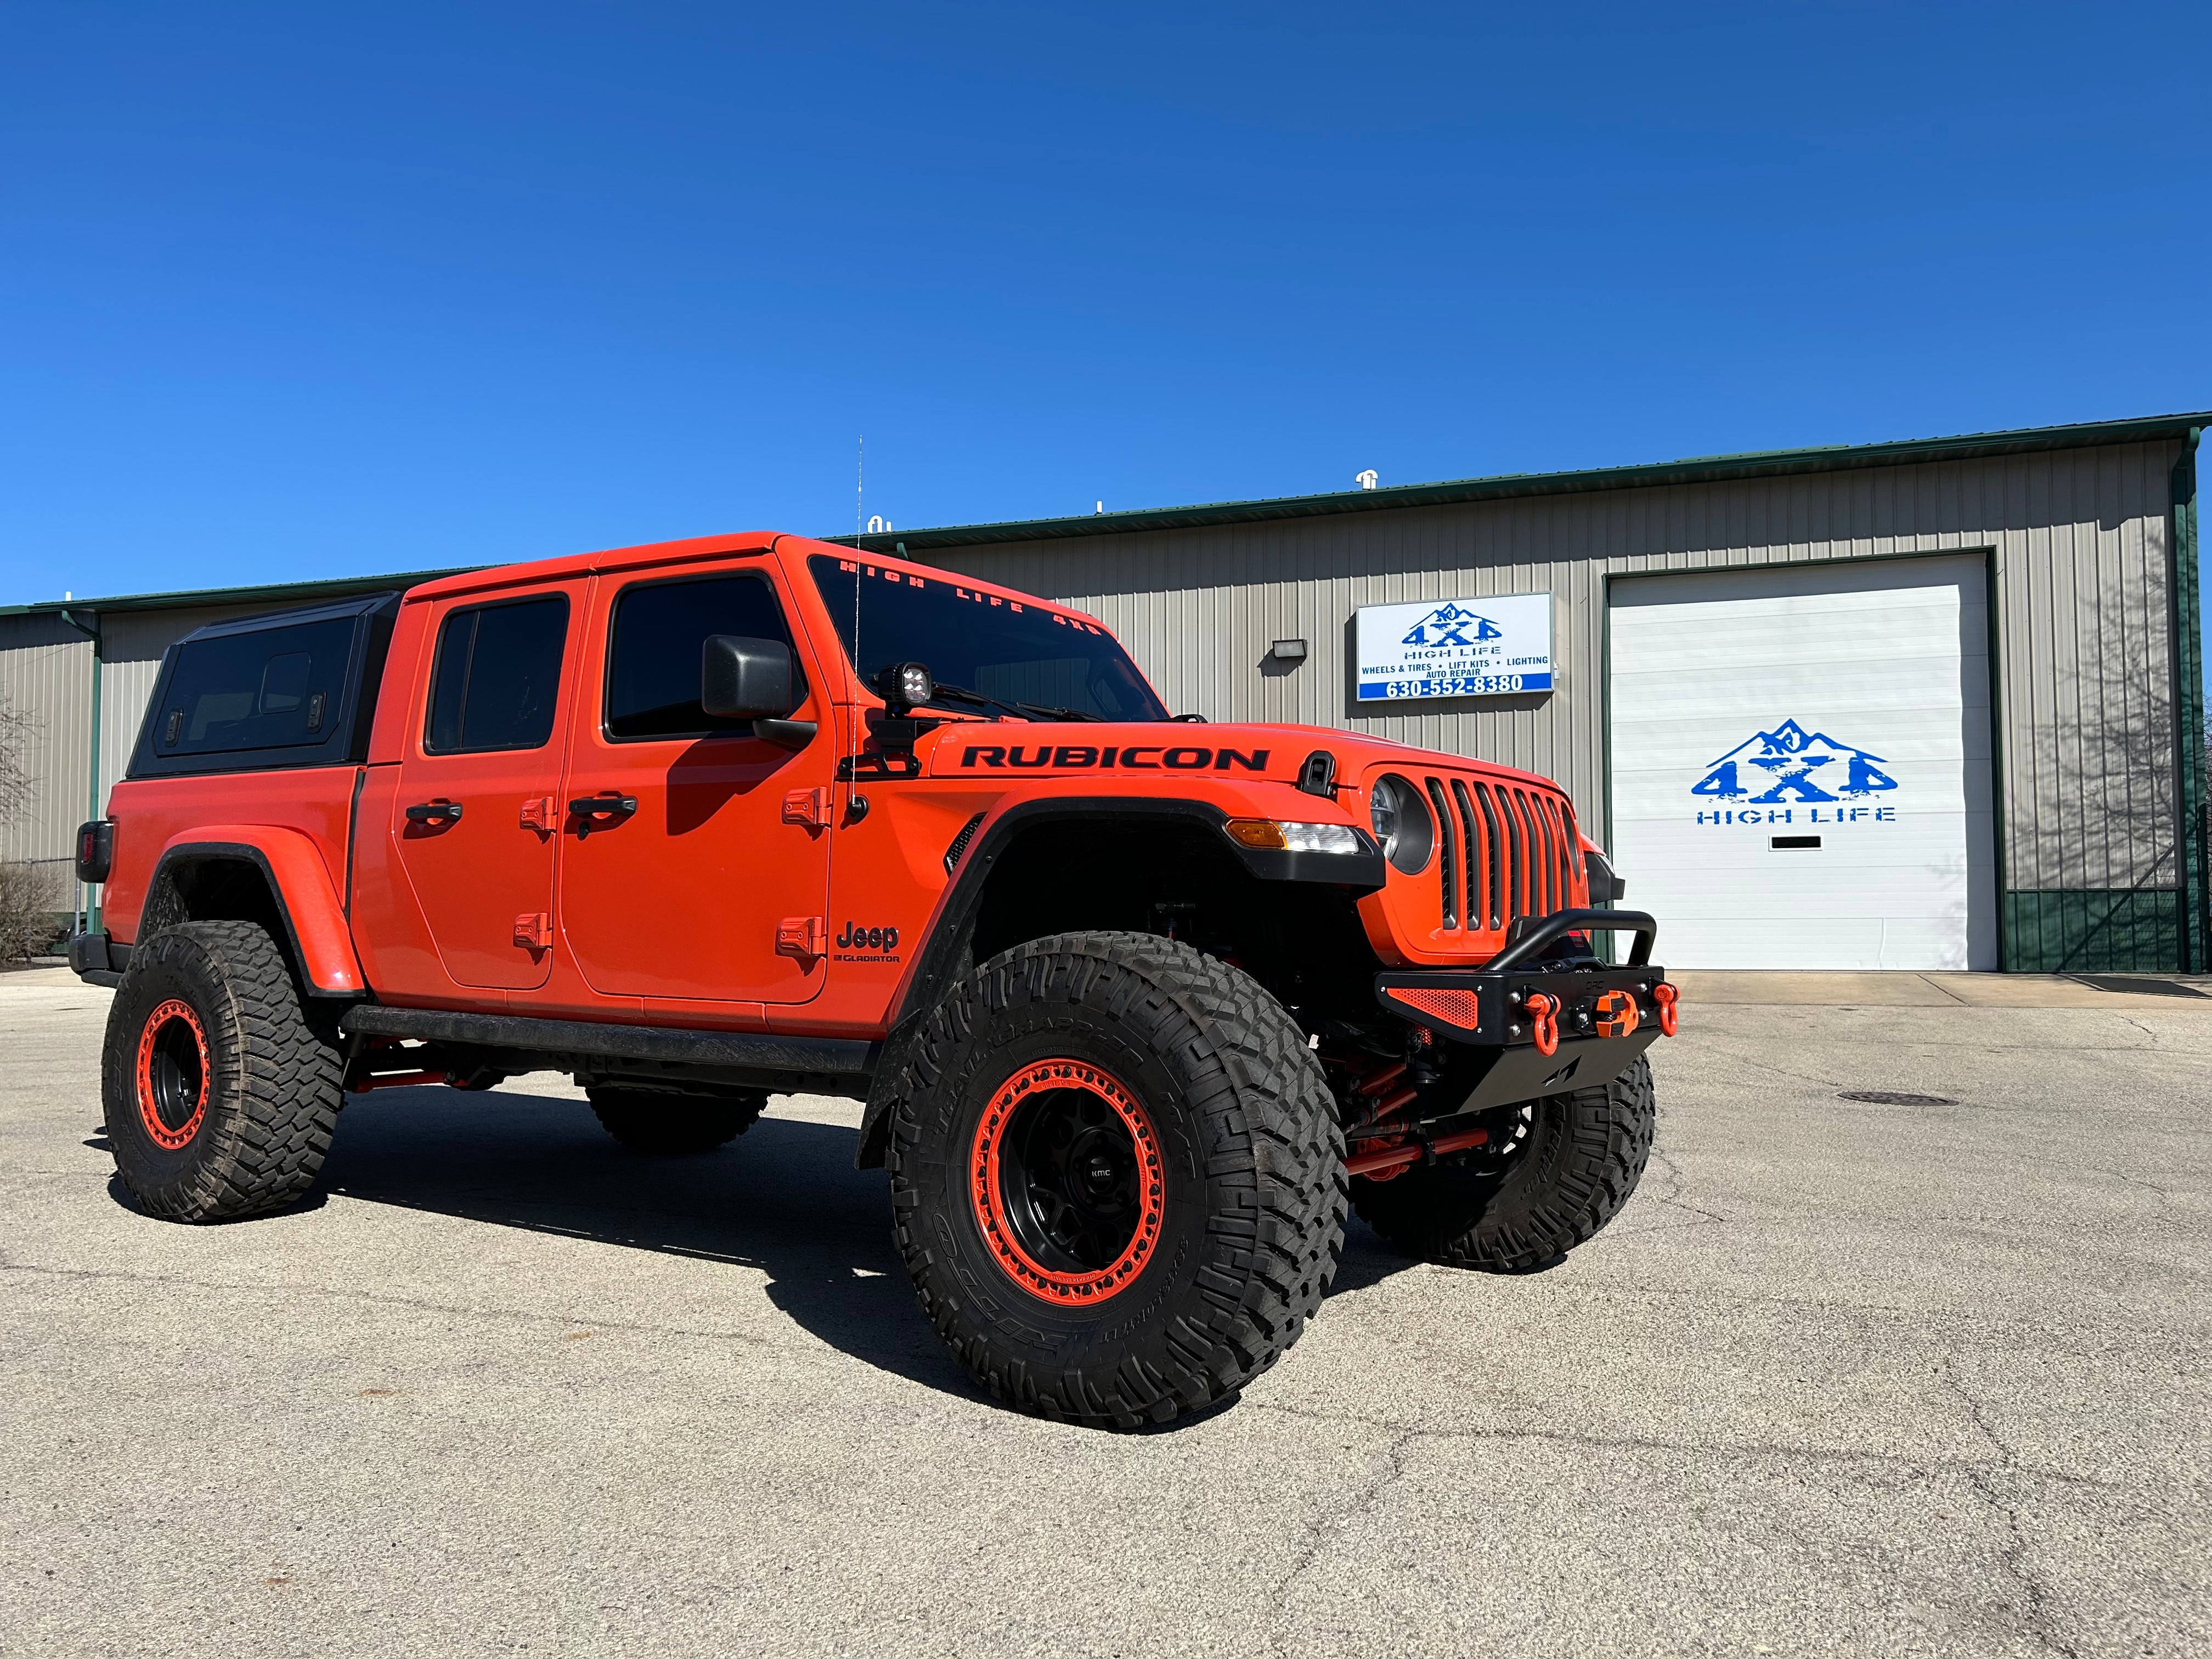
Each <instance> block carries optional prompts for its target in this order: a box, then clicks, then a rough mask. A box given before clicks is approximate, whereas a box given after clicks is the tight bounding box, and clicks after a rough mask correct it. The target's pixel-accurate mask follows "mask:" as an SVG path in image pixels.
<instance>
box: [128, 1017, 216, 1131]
mask: <svg viewBox="0 0 2212 1659" xmlns="http://www.w3.org/2000/svg"><path fill="white" fill-rule="evenodd" d="M179 1024H180V1025H182V1026H184V1028H185V1030H188V1031H190V1032H191V1037H192V1047H193V1048H194V1049H195V1050H196V1051H197V1054H198V1057H199V1078H198V1082H197V1087H196V1088H195V1089H194V1090H193V1093H192V1101H191V1106H192V1109H191V1116H189V1117H188V1118H186V1119H185V1121H184V1122H183V1123H181V1124H179V1125H178V1126H177V1127H170V1125H169V1124H168V1122H167V1121H166V1120H165V1119H164V1118H163V1117H162V1115H161V1102H160V1101H159V1099H158V1098H157V1097H156V1091H155V1084H154V1062H155V1058H156V1056H157V1054H158V1051H159V1049H160V1047H161V1037H162V1036H163V1034H164V1033H165V1032H166V1031H167V1030H168V1029H169V1027H171V1026H172V1025H179ZM172 1063H174V1060H172ZM137 1081H138V1121H140V1122H141V1123H142V1124H143V1125H144V1126H145V1128H146V1133H148V1134H149V1136H151V1137H152V1138H153V1141H154V1144H155V1146H160V1147H162V1148H164V1149H165V1150H167V1151H168V1152H176V1151H178V1150H179V1149H180V1148H182V1147H185V1146H190V1145H191V1139H192V1137H193V1136H194V1135H196V1134H197V1133H199V1131H200V1125H201V1124H202V1123H203V1122H204V1121H206V1119H207V1102H208V1046H207V1032H206V1031H205V1030H203V1029H202V1028H201V1026H200V1017H199V1016H198V1015H197V1014H196V1013H194V1012H192V1010H191V1004H189V1003H185V1002H179V1000H177V999H176V998H174V997H172V998H170V999H169V1000H168V1001H167V1002H165V1003H163V1004H162V1005H161V1006H160V1007H158V1008H156V1009H155V1010H154V1012H152V1013H150V1014H149V1015H147V1016H146V1023H145V1024H144V1025H143V1026H142V1027H140V1028H139V1031H138V1078H137Z"/></svg>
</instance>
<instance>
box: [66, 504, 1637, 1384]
mask: <svg viewBox="0 0 2212 1659" xmlns="http://www.w3.org/2000/svg"><path fill="white" fill-rule="evenodd" d="M77 851H78V873H79V875H80V876H81V877H82V878H83V879H84V880H86V881H88V882H97V883H104V884H106V894H105V916H104V920H105V921H106V931H104V932H98V933H87V934H83V935H80V936H79V937H78V938H77V939H75V940H74V941H73V942H72V944H71V947H70V958H71V962H72V963H73V965H74V966H75V967H76V969H77V971H78V972H79V973H80V974H82V975H84V977H86V978H87V979H88V980H91V981H96V982H98V983H100V984H103V985H111V986H113V987H116V995H115V1000H114V1005H113V1010H112V1013H111V1014H110V1016H109V1019H108V1026H107V1036H106V1049H105V1054H104V1058H103V1073H102V1079H103V1085H102V1086H103V1090H104V1096H105V1105H106V1119H107V1131H108V1134H109V1136H110V1138H111V1139H112V1143H113V1146H114V1151H115V1161H116V1164H117V1167H118V1170H119V1171H120V1173H121V1176H122V1179H123V1181H124V1182H125V1185H126V1186H127V1187H128V1188H129V1189H130V1191H131V1194H133V1195H134V1197H135V1198H136V1199H137V1201H138V1202H139V1203H140V1204H141V1205H142V1206H143V1207H144V1208H145V1209H146V1210H147V1211H148V1212H149V1213H151V1214H153V1215H156V1216H162V1217H167V1218H173V1219H176V1220H179V1221H213V1220H217V1219H222V1218H231V1217H237V1216H244V1215H250V1214H252V1213H255V1212H262V1211H268V1210H272V1209H276V1208H279V1207H281V1206H285V1205H288V1204H291V1203H294V1202H295V1201H296V1200H299V1199H300V1198H301V1196H302V1194H305V1193H306V1192H307V1189H308V1188H309V1187H310V1186H311V1185H312V1183H313V1182H314V1180H315V1178H316V1176H317V1173H318V1171H319V1168H320V1166H321V1164H322V1161H323V1157H324V1154H325V1151H326V1150H327V1149H328V1147H329V1146H330V1144H331V1133H332V1131H333V1130H334V1129H335V1127H336V1126H337V1120H338V1115H339V1110H340V1108H341V1107H342V1105H343V1103H344V1101H345V1098H346V1096H347V1094H348V1093H349V1092H352V1093H356V1094H358V1093H360V1092H362V1091H368V1090H374V1089H382V1088H392V1087H397V1086H401V1085H418V1084H448V1085H453V1086H455V1087H457V1088H461V1089H482V1088H488V1087H489V1086H491V1085H494V1084H495V1083H497V1082H499V1081H501V1079H506V1078H508V1077H513V1076H516V1075H519V1074H520V1073H529V1072H539V1071H553V1072H562V1073H568V1074H570V1075H572V1076H573V1077H574V1079H575V1080H576V1082H577V1083H578V1085H580V1086H581V1087H582V1088H584V1089H585V1090H586V1091H588V1093H589V1096H590V1098H591V1103H592V1110H593V1111H594V1112H595V1113H597V1114H598V1115H599V1121H601V1122H602V1123H604V1124H605V1127H606V1128H607V1130H608V1132H609V1133H611V1135H612V1136H613V1137H614V1138H615V1139H617V1140H618V1141H620V1142H621V1143H622V1144H623V1146H627V1147H629V1148H633V1149H635V1151H637V1152H644V1153H684V1152H705V1151H708V1150H709V1149H711V1148H714V1147H716V1146H721V1145H722V1144H723V1143H725V1142H726V1141H728V1140H729V1139H732V1137H734V1136H736V1135H739V1134H742V1133H744V1130H745V1128H746V1127H748V1126H749V1125H750V1123H751V1122H752V1121H753V1120H754V1119H755V1117H757V1115H759V1113H760V1111H761V1109H762V1108H763V1105H764V1104H765V1103H766V1102H767V1101H768V1098H769V1096H770V1095H772V1094H777V1093H793V1092H811V1093H817V1094H828V1095H842V1096H848V1097H851V1098H853V1099H855V1100H858V1101H860V1102H863V1103H864V1106H863V1108H862V1110H861V1114H860V1132H859V1136H858V1148H857V1154H856V1157H857V1161H858V1163H859V1164H860V1165H861V1166H862V1167H878V1166H884V1165H887V1166H888V1168H889V1173H890V1200H891V1223H892V1226H893V1229H894V1231H895V1233H896V1241H897V1244H898V1249H899V1252H900V1254H901V1255H902V1257H903V1258H904V1260H905V1262H906V1266H907V1268H908V1272H909V1273H911V1275H912V1276H913V1279H914V1286H915V1295H916V1296H917V1297H918V1298H919V1299H920V1302H921V1308H922V1310H923V1312H924V1313H925V1314H926V1315H927V1317H928V1318H929V1319H930V1321H931V1322H933V1324H934V1325H935V1327H936V1329H937V1332H938V1334H939V1336H940V1337H942V1338H943V1340H945V1342H946V1343H947V1344H948V1345H949V1346H951V1349H952V1351H953V1352H954V1353H956V1354H957V1356H958V1357H959V1358H960V1359H961V1360H962V1361H963V1363H964V1364H966V1365H967V1366H968V1367H969V1370H971V1371H972V1372H973V1373H974V1374H975V1376H976V1378H977V1379H978V1380H979V1381H980V1382H981V1383H982V1384H983V1385H984V1386H986V1387H987V1389H989V1390H990V1391H991V1392H992V1393H993V1394H994V1395H996V1396H998V1397H999V1398H1000V1399H1002V1400H1004V1401H1008V1402H1010V1403H1011V1404H1012V1405H1015V1406H1017V1407H1021V1408H1024V1409H1026V1410H1030V1411H1034V1412H1037V1413H1043V1414H1046V1415H1049V1416H1054V1417H1060V1418H1065V1419H1074V1420H1078V1421H1081V1422H1086V1423H1093V1424H1099V1425H1120V1426H1133V1425H1140V1424H1143V1423H1147V1422H1161V1421H1165V1420H1168V1419H1172V1418H1174V1417H1176V1416H1177V1415H1179V1414H1182V1413H1188V1412H1191V1411H1194V1410H1197V1409H1200V1408H1203V1407H1206V1406H1207V1405H1209V1404H1211V1403H1212V1402H1214V1401H1219V1400H1221V1399H1224V1398H1225V1397H1227V1396H1229V1395H1233V1394H1234V1393H1235V1392H1236V1391H1237V1389H1240V1388H1241V1387H1243V1384H1244V1383H1247V1382H1248V1381H1249V1380H1250V1379H1251V1378H1252V1377H1253V1376H1255V1375H1256V1374H1257V1373H1258V1372H1260V1371H1261V1370H1264V1369H1266V1368H1267V1366H1268V1365H1270V1364H1273V1362H1274V1361H1275V1359H1276V1358H1279V1356H1280V1355H1281V1354H1282V1353H1283V1352H1284V1351H1285V1349H1286V1348H1288V1347H1289V1346H1290V1345H1291V1343H1292V1342H1293V1341H1295V1340H1297V1336H1298V1334H1299V1333H1300V1332H1301V1331H1302V1330H1303V1328H1304V1323H1305V1321H1306V1319H1307V1318H1308V1317H1309V1316H1310V1315H1311V1314H1312V1313H1313V1312H1314V1311H1315V1310H1316V1307H1317V1306H1318V1305H1319V1304H1320V1302H1321V1299H1322V1295H1323V1293H1324V1292H1325V1291H1327V1290H1328V1285H1329V1280H1330V1278H1331V1276H1332V1274H1333V1273H1334V1269H1335V1264H1336V1260H1337V1253H1338V1249H1339V1246H1340V1243H1341V1240H1342V1237H1343V1229H1344V1219H1345V1213H1346V1205H1347V1202H1348V1203H1349V1204H1350V1205H1351V1206H1354V1207H1356V1208H1357V1209H1358V1212H1359V1213H1360V1214H1361V1216H1363V1217H1364V1218H1365V1219H1366V1220H1367V1221H1369V1222H1370V1224H1371V1225H1373V1226H1374V1227H1375V1228H1376V1230H1377V1231H1379V1232H1381V1233H1382V1234H1383V1236H1384V1237H1386V1238H1388V1239H1389V1240H1390V1241H1392V1242H1393V1243H1395V1244H1396V1245H1397V1246H1399V1247H1400V1248H1401V1249H1405V1250H1407V1251H1408V1252H1410V1253H1411V1254H1412V1255H1415V1256H1419V1257H1421V1258H1424V1259H1426V1260H1429V1261H1438V1262H1445V1263H1449V1264H1452V1265H1455V1266H1458V1267H1477V1268H1483V1269H1486V1270H1489V1271H1492V1272H1504V1273H1511V1272H1516V1271H1522V1270H1525V1269H1528V1268H1532V1267H1541V1266H1543V1265H1546V1264H1547V1263H1549V1262H1551V1261H1555V1260H1557V1259H1558V1258H1559V1255H1560V1254H1561V1253H1562V1252H1563V1251H1565V1250H1567V1249H1572V1248H1573V1247H1574V1246H1576V1245H1577V1244H1579V1243H1582V1242H1583V1241H1584V1240H1585V1239H1587V1238H1589V1237H1590V1236H1591V1235H1592V1234H1594V1233H1595V1232H1596V1231H1597V1230H1598V1229H1599V1228H1600V1227H1601V1226H1603V1225H1605V1224H1606V1222H1607V1220H1608V1219H1610V1218H1612V1216H1613V1214H1614V1213H1615V1212H1617V1211H1618V1210H1619V1209H1620V1206H1621V1205H1622V1203H1623V1202H1624V1201H1625V1200H1626V1199H1627V1197H1628V1195H1629V1194H1630V1192H1631V1191H1632V1189H1633V1188H1634V1187H1635V1185H1636V1182H1637V1180H1638V1176H1640V1175H1641V1174H1642V1172H1643V1170H1644V1161H1645V1158H1646V1157H1647V1156H1648V1154H1649V1152H1650V1146H1651V1136H1652V1121H1653V1104H1652V1092H1651V1078H1650V1068H1649V1064H1648V1061H1647V1060H1646V1058H1645V1054H1644V1050H1645V1049H1646V1048H1647V1047H1648V1046H1649V1045H1650V1043H1651V1042H1653V1041H1654V1040H1655V1039H1656V1037H1657V1036H1659V1035H1660V1034H1662V1032H1663V1033H1667V1034H1671V1033H1672V1032H1673V1031H1674V1023H1675V993H1674V987H1673V986H1672V985H1670V984H1669V983H1668V981H1667V980H1666V978H1665V976H1664V972H1663V970H1662V969H1659V968H1657V967H1655V966H1653V965H1652V964H1651V963H1650V951H1651V945H1652V942H1653V939H1654V937H1655V934H1656V927H1655V924H1654V923H1653V921H1652V920H1651V918H1650V917H1649V916H1647V915H1641V914H1639V913H1636V912H1632V911H1627V910H1621V909H1615V908H1602V909H1594V908H1589V905H1590V903H1591V900H1592V897H1593V895H1595V896H1596V897H1597V898H1599V899H1601V900H1606V901H1610V900H1612V899H1613V898H1616V897H1618V896H1620V891H1619V887H1618V884H1617V883H1616V881H1615V878H1614V877H1613V872H1612V871H1611V870H1610V868H1608V867H1607V864H1606V861H1605V859H1604V856H1603V854H1601V852H1600V851H1599V849H1598V848H1595V846H1593V845H1592V844H1591V843H1590V842H1589V841H1587V840H1585V839H1584V838H1583V836H1582V835H1581V833H1580V831H1579V830H1578V829H1577V825H1576V823H1575V814H1574V809H1573V807H1572V806H1571V805H1570V804H1569V802H1568V800H1567V798H1566V796H1565V793H1563V792H1562V791H1561V790H1560V789H1559V787H1557V786H1556V785H1554V784H1553V783H1551V782H1549V781H1547V780H1545V779H1542V778H1540V777H1534V776H1532V775H1528V774H1527V773H1524V772H1517V771H1514V770H1512V769H1508V768H1505V767H1500V766H1492V765H1486V764H1484V763H1481V762H1479V761H1471V760H1467V759H1464V758H1462V757H1459V756H1456V755H1444V754H1434V753H1430V752H1427V751H1425V750H1418V749H1413V748H1408V747H1406V746H1405V745H1403V744H1396V743H1390V742H1385V741H1382V740H1379V739H1376V738H1367V737H1361V736H1358V735H1354V734H1352V733H1348V732H1340V731H1333V730H1329V729H1327V728H1324V727H1316V726H1260V725H1236V726H1225V725H1209V724H1207V723H1206V722H1205V721H1203V720H1200V719H1199V718H1198V717H1196V716H1192V715H1181V716H1177V715H1171V714H1170V712H1169V711H1168V709H1167V708H1166V707H1165V706H1164V704H1163V703H1162V702H1161V701H1160V698H1159V696H1158V694H1157V693H1156V692H1155V691H1154V690H1152V686H1151V685H1150V684H1147V683H1146V679H1145V677H1144V675H1143V674H1142V673H1141V672H1140V671H1139V670H1138V668H1137V665H1135V664H1134V663H1133V661H1131V660H1130V659H1129V656H1128V654H1127V653H1126V652H1125V651H1123V650H1122V648H1121V646H1120V644H1119V643H1118V642H1117V641H1115V638H1114V636H1113V635H1111V634H1110V633H1109V631H1108V630H1107V629H1105V628H1103V627H1102V626H1101V625H1100V624H1099V623H1097V621H1096V620H1094V619H1093V618H1091V617H1087V616H1085V615H1083V614H1082V613H1081V612H1079V611H1072V610H1069V609H1067V608H1066V607H1065V606H1062V605H1054V604H1053V603H1051V602H1049V601H1047V600H1043V599H1035V598H1033V597H1031V596H1030V595H1028V594H1024V593H1018V592H1012V591H1010V590H1008V589H1006V588H1003V587H1000V586H994V584H992V583H989V582H986V581H978V580H974V579H972V578H970V577H966V576H961V575H956V574H948V573H945V572H943V571H939V570H938V569H935V568H930V567H927V566H924V565H920V564H915V563H911V562H902V561H901V560H899V559H897V558H895V557H890V556H882V555H877V554H870V553H864V552H858V551H855V550H852V549H848V548H845V547H841V546H836V545H831V544H825V543H822V542H816V541H809V540H806V539H805V538H799V537H796V536H779V535H767V534H760V535H749V536H736V537H719V538H707V539H702V540H697V541H686V542H672V543H666V544H660V545H657V546H651V547H641V548H631V549H626V550H621V551H617V552H610V553H599V554H592V555H587V556H580V557H575V558H567V559H556V560H550V561H548V562H543V563H537V564H525V565H516V566H510V567H507V568H499V569H491V570H484V571H479V572H477V573H474V574H466V575H459V576H451V577H447V578H445V579H443V580H437V581H433V582H428V583H426V584H424V585H423V586H420V587H416V588H415V589H413V590H411V591H410V592H405V593H386V594H381V595H375V596H371V597H368V598H362V599H349V600H345V601H343V602H341V603H337V604H330V605H317V606H314V607H313V608H311V609H306V610H299V611H288V612H285V613H283V614H281V615H275V616H262V617H252V618H249V619H246V620H243V621H236V622H226V623H216V624H214V625H212V626H210V627H207V628H204V629H200V630H199V631H198V632H197V633H195V634H193V635H190V636H189V637H188V638H186V639H185V640H183V641H180V642H179V644H178V645H176V646H175V647H173V648H172V649H171V650H170V651H169V653H167V656H166V658H165V659H163V662H162V665H161V673H160V678H159V680H158V682H157V684H156V687H155V692H154V696H153V700H152V702H151V703H150V704H149V707H148V709H147V712H146V717H145V720H144V723H143V727H142V729H141V731H140V732H139V735H138V739H137V747H136V748H135V749H134V750H133V751H132V754H131V763H130V767H129V771H128V775H126V777H125V780H124V781H122V782H120V783H118V784H117V785H116V787H115V789H114V792H113V793H112V796H111V797H110V800H109V804H108V816H107V817H105V818H101V819H99V820H96V821H94V823H89V824H87V825H86V826H85V827H84V829H83V830H82V834H81V836H80V838H79V844H78V849H77ZM1591 933H1605V934H1607V935H1610V934H1612V933H1632V934H1633V935H1634V942H1633V945H1632V948H1631V949H1630V950H1629V951H1628V953H1627V963H1626V965H1625V966H1619V965H1612V964H1609V963H1606V962H1603V961H1601V960H1600V958H1599V957H1598V955H1597V954H1596V953H1595V951H1593V949H1592V946H1591V942H1590V939H1589V935H1590V934H1591Z"/></svg>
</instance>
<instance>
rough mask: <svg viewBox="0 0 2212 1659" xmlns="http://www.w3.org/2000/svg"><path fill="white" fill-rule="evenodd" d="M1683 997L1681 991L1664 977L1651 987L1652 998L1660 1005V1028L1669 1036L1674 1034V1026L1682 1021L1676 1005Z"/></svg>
mask: <svg viewBox="0 0 2212 1659" xmlns="http://www.w3.org/2000/svg"><path fill="white" fill-rule="evenodd" d="M1681 997H1682V994H1681V992H1680V990H1678V989H1677V988H1676V987H1674V986H1672V985H1669V984H1668V982H1667V981H1665V980H1663V979H1662V980H1661V981H1659V982H1658V983H1657V984H1656V985H1655V986H1653V987H1651V1000H1652V1001H1654V1002H1656V1003H1657V1004H1658V1005H1659V1029H1660V1030H1662V1031H1663V1032H1665V1033H1666V1034H1667V1035H1668V1036H1674V1027H1675V1026H1676V1025H1677V1024H1679V1023H1680V1018H1681V1017H1680V1015H1679V1014H1677V1013H1676V1012H1674V1005H1675V1004H1676V1003H1677V1002H1679V1001H1680V1000H1681Z"/></svg>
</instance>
